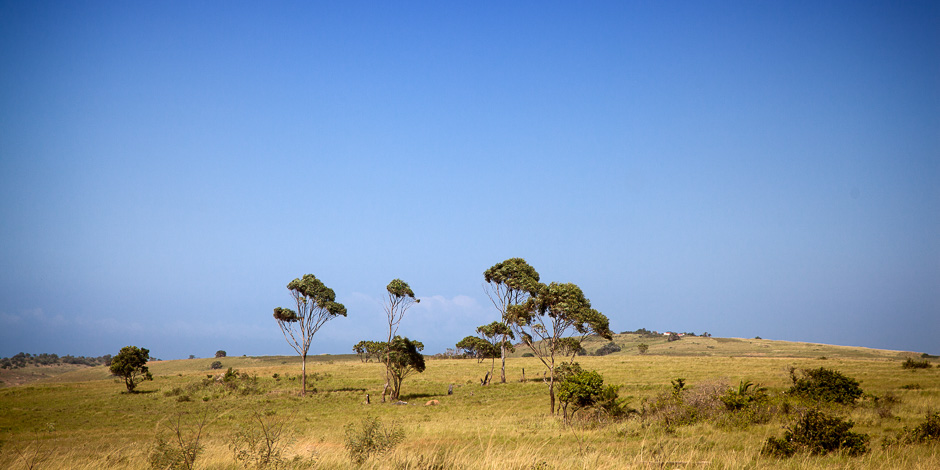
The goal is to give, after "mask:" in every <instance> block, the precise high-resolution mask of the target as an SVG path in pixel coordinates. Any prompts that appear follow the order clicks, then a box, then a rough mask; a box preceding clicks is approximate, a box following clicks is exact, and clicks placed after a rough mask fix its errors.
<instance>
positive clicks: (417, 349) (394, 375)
mask: <svg viewBox="0 0 940 470" xmlns="http://www.w3.org/2000/svg"><path fill="white" fill-rule="evenodd" d="M422 349H424V345H423V344H421V342H420V341H411V340H409V339H408V338H402V337H401V336H395V337H394V338H392V341H390V342H389V344H388V350H387V352H386V356H385V364H387V366H388V371H389V375H390V377H391V380H392V395H391V399H392V400H398V397H399V395H400V394H401V383H402V382H404V381H405V378H406V377H408V376H409V375H411V374H412V373H414V372H417V373H419V374H420V373H421V372H424V356H423V355H422V354H421V350H422Z"/></svg>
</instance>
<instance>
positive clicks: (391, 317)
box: [382, 279, 424, 402]
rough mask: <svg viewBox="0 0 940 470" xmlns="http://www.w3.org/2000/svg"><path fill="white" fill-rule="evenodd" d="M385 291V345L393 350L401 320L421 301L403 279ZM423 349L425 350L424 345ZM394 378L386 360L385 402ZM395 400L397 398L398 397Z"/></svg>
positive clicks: (422, 365)
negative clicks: (386, 318) (386, 328)
mask: <svg viewBox="0 0 940 470" xmlns="http://www.w3.org/2000/svg"><path fill="white" fill-rule="evenodd" d="M385 290H386V291H387V292H388V297H387V298H386V299H385V314H386V316H387V317H388V341H386V343H385V344H386V345H387V347H388V348H391V346H392V339H393V338H394V337H395V336H397V335H398V324H399V323H401V319H402V318H404V316H405V312H407V311H408V309H409V308H411V306H412V305H414V304H416V303H419V302H421V299H419V298H417V297H415V293H414V291H413V290H411V286H409V285H408V283H407V282H405V281H402V280H401V279H393V280H392V282H389V283H388V285H387V286H385ZM421 347H422V349H423V348H424V345H422V346H421ZM389 357H391V356H390V355H389V354H388V353H386V354H385V358H386V359H388V358H389ZM421 370H422V371H423V370H424V359H422V363H421ZM393 378H394V377H393V376H392V365H391V364H390V363H389V362H388V361H387V360H386V362H385V387H384V388H383V389H382V401H383V402H384V401H385V395H386V394H387V393H388V388H389V386H391V385H392V380H393ZM394 398H397V395H396V396H395V397H394Z"/></svg>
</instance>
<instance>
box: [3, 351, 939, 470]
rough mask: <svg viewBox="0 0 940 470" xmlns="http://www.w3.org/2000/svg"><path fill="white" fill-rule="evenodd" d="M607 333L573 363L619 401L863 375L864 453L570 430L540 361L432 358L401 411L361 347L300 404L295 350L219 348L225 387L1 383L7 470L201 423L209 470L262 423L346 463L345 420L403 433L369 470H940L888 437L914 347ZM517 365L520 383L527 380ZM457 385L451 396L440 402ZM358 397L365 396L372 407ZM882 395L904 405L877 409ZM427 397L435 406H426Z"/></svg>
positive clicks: (320, 359) (638, 424) (178, 379)
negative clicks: (610, 388) (128, 388)
mask: <svg viewBox="0 0 940 470" xmlns="http://www.w3.org/2000/svg"><path fill="white" fill-rule="evenodd" d="M616 341H617V342H618V343H622V346H623V350H622V351H621V352H620V353H615V354H612V355H609V356H604V357H586V356H585V357H578V358H577V361H578V362H579V363H580V364H581V365H582V366H583V367H584V368H585V369H595V370H597V371H599V372H600V373H601V374H603V376H604V378H605V381H606V382H607V383H611V384H616V385H619V386H620V396H621V397H623V398H626V399H628V400H629V405H630V406H631V407H633V408H636V409H643V407H644V404H646V403H649V402H650V401H651V400H654V399H656V397H658V396H662V395H663V394H668V393H670V390H672V388H673V386H672V383H671V382H672V380H674V379H676V378H683V379H685V382H686V383H687V384H688V387H689V388H690V389H691V390H693V391H694V390H696V389H699V388H701V389H707V388H709V387H719V388H722V387H724V388H727V387H732V386H736V385H737V384H738V383H739V382H740V381H742V380H749V381H751V382H755V383H760V384H762V385H763V386H765V387H767V388H768V392H769V394H770V395H771V396H772V397H779V396H780V395H781V394H782V393H783V391H784V390H786V388H788V387H789V385H790V377H789V368H790V367H796V368H807V369H808V368H818V367H827V368H831V369H835V370H838V371H840V372H842V373H844V374H846V375H848V376H850V377H853V378H855V379H858V380H859V381H860V382H861V385H862V388H863V389H864V390H865V392H866V396H865V397H863V399H862V400H860V401H859V403H858V404H857V405H855V406H853V407H842V406H838V407H834V406H833V407H829V408H827V411H830V412H832V413H835V414H837V415H840V416H844V417H847V418H849V419H851V420H852V421H854V422H855V427H854V428H853V430H854V431H856V432H863V433H866V434H869V435H870V436H871V438H872V440H871V446H870V447H871V451H870V452H868V453H867V454H865V455H862V456H859V457H848V456H844V455H840V454H838V453H835V454H829V455H825V456H810V455H803V454H798V455H797V456H796V457H793V458H790V459H785V460H778V459H775V458H770V457H763V456H761V455H760V448H761V446H762V444H763V443H764V441H766V439H767V438H768V437H771V436H777V437H779V436H780V435H781V434H782V428H783V427H784V426H786V425H787V424H789V422H790V419H792V414H791V415H789V416H788V415H785V414H780V415H777V416H775V417H773V419H771V420H769V421H768V422H764V423H759V424H750V425H742V426H734V425H731V426H729V425H728V424H727V423H724V424H723V423H718V422H711V421H702V422H697V423H695V424H691V425H682V426H669V425H667V424H665V423H663V422H661V421H659V420H656V419H652V418H647V417H640V416H637V415H633V416H631V417H628V418H626V419H623V420H618V421H609V422H601V423H598V422H592V421H584V420H576V422H575V423H574V424H573V425H566V424H565V423H564V422H563V420H562V419H561V418H560V417H552V416H550V415H549V413H548V395H547V386H546V385H545V384H544V383H542V382H541V380H540V378H541V376H542V371H543V370H544V368H543V366H542V365H541V363H540V362H539V361H538V360H537V359H535V358H522V357H514V358H512V359H510V360H508V361H507V378H508V383H506V384H494V385H491V386H486V387H482V386H480V379H481V378H482V377H483V375H484V374H485V373H486V371H488V370H489V367H490V362H489V361H486V362H483V363H478V362H477V361H476V360H472V359H461V360H456V359H440V360H432V359H429V360H428V362H427V370H426V371H425V372H424V373H423V374H417V375H414V376H412V377H410V378H409V379H407V380H406V381H405V383H404V386H403V394H404V395H403V397H402V399H403V400H404V401H406V402H408V404H407V405H397V406H395V405H391V404H382V403H379V401H380V397H381V389H382V385H383V384H384V381H383V376H384V375H383V366H382V365H381V364H377V363H362V362H360V361H359V360H358V359H357V358H356V357H355V356H315V357H311V358H309V359H308V366H307V367H308V371H309V375H308V381H309V383H308V389H309V390H310V391H309V392H308V394H307V396H306V397H300V396H298V393H297V392H298V389H299V377H298V375H299V372H300V360H299V358H297V357H228V358H222V359H220V360H221V362H222V364H223V366H224V367H225V368H228V367H232V368H234V369H237V370H238V371H239V372H241V373H243V374H244V375H243V378H242V379H239V381H238V382H236V384H237V385H236V386H234V387H231V388H226V387H225V386H223V385H222V384H219V383H217V382H216V380H215V376H217V375H218V374H219V373H220V372H224V369H223V371H218V370H210V369H209V367H210V364H211V363H212V362H213V361H215V360H216V359H191V360H178V361H161V362H153V363H151V364H150V369H151V372H152V373H153V374H154V377H155V379H154V381H152V382H144V383H143V384H141V385H140V387H139V389H140V392H141V393H135V394H128V393H122V390H123V389H124V387H123V384H122V383H119V382H117V381H115V380H114V378H112V377H109V375H108V372H107V370H106V369H105V368H104V367H94V368H81V369H76V370H72V371H65V372H64V373H61V374H56V375H55V376H50V377H45V378H43V380H41V381H40V382H34V383H31V384H28V385H22V386H16V387H7V388H4V389H0V440H2V447H0V468H28V465H27V464H28V463H30V462H38V466H36V467H33V468H75V469H98V468H148V467H149V461H148V455H149V454H150V453H151V451H152V449H153V447H154V445H155V443H156V441H157V438H158V437H160V436H163V437H166V436H168V435H169V434H168V433H169V432H170V431H174V430H175V424H176V423H177V422H179V423H180V424H181V427H182V430H183V431H184V436H187V435H188V434H187V433H188V432H189V430H191V429H193V426H194V425H195V423H197V422H198V421H199V419H200V418H202V417H205V418H206V419H207V420H208V423H207V425H206V427H205V429H204V435H203V439H202V441H201V444H203V445H204V451H203V453H202V454H201V455H200V456H199V458H198V460H197V464H196V468H203V469H235V468H241V467H240V466H238V465H237V464H236V463H235V460H234V459H233V454H232V451H231V450H230V445H231V444H232V443H233V442H234V436H235V434H236V433H237V432H238V431H239V430H243V429H247V428H250V427H251V426H252V423H253V422H256V420H257V419H258V417H260V418H261V419H262V420H264V421H265V422H267V423H278V422H280V423H283V424H284V426H285V430H286V431H287V434H289V436H285V437H284V438H282V441H281V443H282V444H283V445H284V448H285V456H286V457H287V458H292V459H294V460H293V462H292V464H291V465H292V466H293V467H296V468H325V469H330V468H351V467H355V465H353V464H352V463H351V462H350V459H349V457H348V454H347V452H346V450H345V448H344V437H345V433H344V427H345V426H347V425H349V424H359V423H360V422H361V420H362V419H363V418H365V417H376V418H379V419H380V420H381V421H382V423H384V424H386V425H393V426H396V427H399V428H400V429H401V430H402V431H403V432H404V436H405V437H404V440H403V441H402V443H401V444H399V445H398V446H397V447H395V448H394V449H393V450H392V451H390V452H389V453H387V454H385V455H384V456H382V457H380V458H372V459H370V460H368V461H366V462H365V464H364V465H363V466H362V467H363V468H375V469H386V468H388V469H399V468H400V469H438V468H440V469H444V468H466V469H478V468H479V469H569V468H584V469H616V468H795V469H796V468H853V469H854V468H912V469H935V468H940V446H938V445H937V444H916V445H915V444H911V445H900V446H889V447H887V448H884V449H883V448H882V446H881V443H882V441H884V440H885V439H886V438H888V439H890V438H892V437H893V436H895V435H896V433H897V432H898V431H899V430H901V429H903V428H904V427H912V426H914V425H916V424H917V423H919V422H922V421H923V419H924V416H925V414H926V413H927V412H928V411H930V410H933V411H936V410H938V409H940V368H937V367H933V368H930V369H925V370H916V371H911V370H905V369H902V368H901V362H902V360H903V359H904V358H906V357H909V356H911V355H912V354H911V353H902V352H896V351H876V350H868V349H863V348H842V347H836V346H826V345H814V344H801V343H784V342H775V341H766V340H735V339H722V338H686V339H683V340H681V341H676V342H672V343H667V342H665V340H664V339H663V340H662V341H661V342H654V341H650V339H648V338H646V339H642V338H639V337H633V335H618V337H617V338H616ZM640 342H646V343H647V344H649V345H650V350H649V353H648V354H646V355H639V354H637V352H636V348H635V344H638V343H640ZM603 343H604V342H603V341H598V342H597V343H596V346H594V347H593V348H594V349H596V347H599V346H600V345H602V344H603ZM631 344H633V347H632V348H631V347H629V345H631ZM765 346H766V347H765ZM587 349H588V350H589V351H592V346H591V345H589V346H588V347H587ZM521 352H522V351H521V350H520V351H517V352H516V356H518V355H520V354H521ZM823 357H825V359H823ZM497 367H498V363H497ZM523 369H524V370H525V376H526V378H528V379H529V380H528V381H526V382H522V381H520V379H521V378H522V375H523ZM275 374H276V375H277V377H276V378H275ZM210 376H212V378H209V377H210ZM497 376H498V370H497ZM252 377H254V378H252ZM451 384H453V385H454V388H453V390H454V392H453V395H448V394H447V389H448V386H449V385H451ZM367 394H369V395H371V402H372V403H371V404H366V403H365V401H366V395H367ZM886 396H892V397H894V398H896V399H897V400H896V402H895V401H894V400H891V404H890V406H886V405H885V400H884V397H886ZM429 400H438V401H439V402H440V405H439V406H424V404H425V402H427V401H429ZM795 409H796V408H795ZM792 413H796V411H793V412H792ZM177 420H179V421H177ZM253 420H255V421H253Z"/></svg>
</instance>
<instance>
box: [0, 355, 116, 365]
mask: <svg viewBox="0 0 940 470" xmlns="http://www.w3.org/2000/svg"><path fill="white" fill-rule="evenodd" d="M55 364H79V365H84V366H107V365H111V355H110V354H105V355H104V356H98V357H85V356H77V357H76V356H70V355H65V356H59V355H58V354H47V353H42V354H30V353H24V352H21V353H18V354H16V355H14V356H13V357H4V358H0V369H19V368H21V367H26V366H51V365H55Z"/></svg>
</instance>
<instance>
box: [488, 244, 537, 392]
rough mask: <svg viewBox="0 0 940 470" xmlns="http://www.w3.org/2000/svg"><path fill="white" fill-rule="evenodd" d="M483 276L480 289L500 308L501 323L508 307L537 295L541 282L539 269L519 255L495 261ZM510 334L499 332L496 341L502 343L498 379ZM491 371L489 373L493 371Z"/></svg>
mask: <svg viewBox="0 0 940 470" xmlns="http://www.w3.org/2000/svg"><path fill="white" fill-rule="evenodd" d="M483 280H484V281H486V283H485V284H484V285H483V290H484V291H485V292H486V295H487V297H489V298H490V301H491V302H493V306H495V307H496V309H497V310H499V314H500V321H501V322H502V323H504V324H505V323H506V322H507V317H506V311H507V309H508V308H509V307H511V306H513V305H518V304H521V303H523V302H525V301H526V300H528V299H529V298H530V297H531V296H534V295H536V294H537V293H538V291H539V289H540V286H541V284H540V283H539V273H538V271H536V270H535V268H533V267H532V266H530V265H529V263H527V262H526V260H524V259H522V258H509V259H507V260H505V261H502V262H500V263H496V264H494V265H493V266H491V267H490V268H489V269H487V270H486V271H484V272H483ZM510 333H511V330H510ZM509 338H510V336H509V335H506V334H500V339H499V343H498V344H501V345H502V346H501V347H500V349H499V355H500V362H501V367H500V382H502V383H506V351H507V347H506V346H505V345H506V344H509V345H510V346H511V345H512V343H510V342H509V341H508V339H509ZM494 344H496V343H494ZM494 362H495V361H494ZM490 375H492V372H491V374H490Z"/></svg>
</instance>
